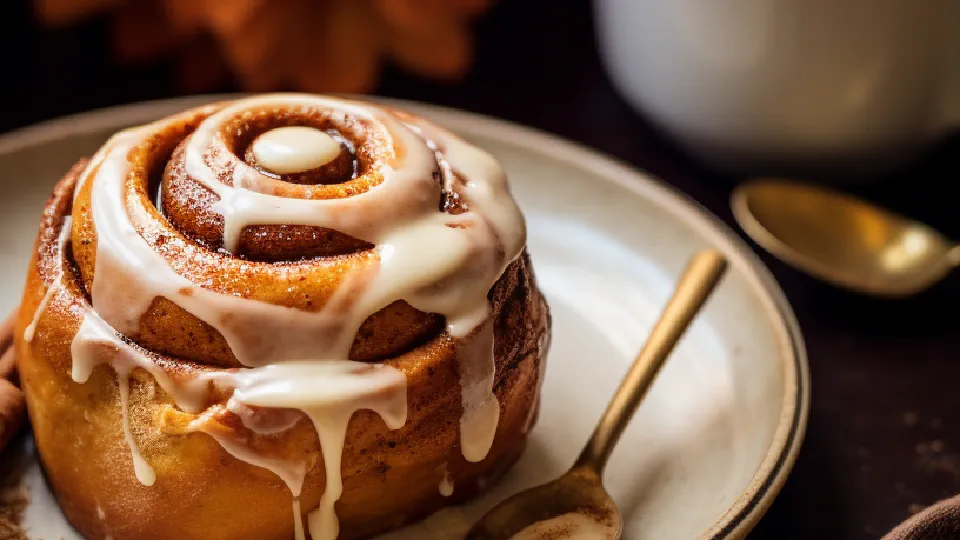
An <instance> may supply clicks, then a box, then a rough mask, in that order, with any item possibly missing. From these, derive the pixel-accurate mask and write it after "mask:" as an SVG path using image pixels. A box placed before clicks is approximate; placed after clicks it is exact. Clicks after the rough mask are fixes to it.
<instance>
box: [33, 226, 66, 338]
mask: <svg viewBox="0 0 960 540" xmlns="http://www.w3.org/2000/svg"><path fill="white" fill-rule="evenodd" d="M61 227H62V228H61V229H60V234H59V235H58V236H57V253H56V257H55V258H54V260H56V261H57V267H56V269H55V270H54V272H55V274H56V275H55V277H54V278H53V282H52V283H51V284H50V285H48V286H47V292H45V293H44V294H43V299H41V300H40V304H39V305H37V310H36V311H35V312H34V313H33V320H31V321H30V324H28V325H27V327H26V328H25V329H24V331H23V339H24V340H26V341H27V342H28V343H29V342H31V341H33V334H34V332H36V330H37V323H38V322H39V321H40V315H43V312H44V311H46V309H47V305H48V304H50V299H51V298H53V295H55V294H57V291H58V290H59V289H60V282H61V281H63V264H62V263H63V249H64V247H65V246H66V245H67V241H68V240H69V239H70V231H71V227H73V218H72V217H71V216H67V217H65V218H63V225H62V226H61Z"/></svg>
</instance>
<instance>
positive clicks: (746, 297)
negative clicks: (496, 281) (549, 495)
mask: <svg viewBox="0 0 960 540" xmlns="http://www.w3.org/2000/svg"><path fill="white" fill-rule="evenodd" d="M210 99H211V98H210V97H206V98H190V99H179V100H170V101H162V102H153V103H145V104H138V105H132V106H124V107H119V108H114V109H108V110H104V111H95V112H92V113H86V114H83V115H79V116H74V117H69V118H66V119H62V120H57V121H55V122H51V123H47V124H42V125H40V126H37V127H33V128H29V129H26V130H22V131H20V132H16V133H13V134H10V135H7V136H4V137H0V175H2V184H0V185H2V191H0V230H2V231H3V236H2V237H0V276H2V277H3V279H2V280H0V309H3V310H8V309H12V308H13V307H14V305H15V304H16V303H17V301H18V299H19V295H20V288H21V285H22V280H23V276H24V275H25V269H26V265H27V261H28V258H29V256H30V251H31V248H32V245H33V241H34V236H35V234H36V227H37V225H38V223H39V216H40V209H41V207H42V204H43V202H44V200H45V199H46V197H47V195H48V193H49V191H50V189H51V187H52V185H53V183H54V182H55V181H56V180H57V179H58V178H59V177H60V175H62V174H63V173H64V172H65V171H66V170H67V169H68V167H69V166H70V165H71V164H72V163H73V162H74V161H75V160H76V159H77V158H78V157H79V156H81V155H89V154H91V153H92V152H93V151H94V150H95V149H96V148H97V147H98V146H99V145H100V144H101V143H102V142H103V141H104V140H105V139H106V137H107V136H108V135H109V134H111V133H112V132H114V131H116V130H117V129H119V128H121V127H125V126H128V125H134V124H140V123H143V122H146V121H149V120H153V119H155V118H159V117H162V116H165V115H167V114H171V113H174V112H177V111H179V110H182V109H184V108H186V107H189V106H193V105H196V104H199V103H200V102H202V101H208V100H210ZM398 105H399V106H401V107H404V108H406V109H408V110H411V111H412V112H415V113H420V114H423V115H425V116H428V117H431V118H433V119H434V120H436V121H437V122H439V123H440V124H443V125H446V126H448V127H450V128H452V129H453V130H454V131H456V132H459V133H461V134H462V135H464V136H465V137H467V138H468V139H471V140H473V141H475V142H476V143H477V144H479V145H480V146H482V147H484V148H487V149H488V150H490V151H491V152H493V153H494V154H495V155H496V156H497V157H498V158H499V159H500V160H501V161H502V163H503V164H504V166H505V167H506V169H507V171H508V173H509V175H510V179H511V183H512V186H513V191H514V193H515V195H516V197H517V198H518V200H519V201H520V205H521V206H522V208H523V210H524V211H525V212H526V216H527V220H528V226H529V249H530V251H531V253H532V255H533V260H534V268H535V271H536V274H537V277H538V279H539V281H540V283H541V284H542V287H543V288H544V290H545V291H546V294H547V297H548V299H549V301H550V304H551V306H552V309H553V313H554V316H555V318H554V340H553V347H552V350H551V353H550V358H549V363H548V368H547V376H546V382H545V384H544V388H543V392H544V400H543V409H542V413H541V418H540V422H539V424H538V425H537V427H536V429H535V431H534V432H533V435H532V440H531V442H530V445H529V447H528V449H527V451H526V453H525V455H524V456H523V458H522V459H521V461H520V463H519V464H518V465H517V467H516V468H515V469H514V471H513V472H512V473H511V474H510V475H509V477H508V479H507V480H506V481H505V482H504V483H503V484H502V485H500V486H499V487H498V488H497V489H496V490H494V491H493V492H491V493H489V494H488V495H487V496H485V497H483V498H481V499H480V500H477V501H475V502H474V503H472V504H470V505H468V506H465V507H461V508H454V509H448V510H446V511H443V512H441V513H440V514H438V515H436V516H434V517H433V518H431V519H429V520H427V521H426V522H424V523H422V524H420V525H417V526H414V527H411V528H408V529H405V530H403V531H400V532H399V533H395V534H393V535H390V536H389V537H390V538H392V539H400V538H411V539H413V538H458V537H459V534H462V532H463V530H464V528H465V527H466V526H468V525H469V524H470V523H471V522H472V520H473V519H475V518H476V517H477V516H479V515H480V514H481V513H482V512H483V511H485V510H486V509H488V508H489V507H491V506H492V505H493V504H495V503H496V502H497V501H498V500H500V499H501V498H503V497H504V496H506V495H508V494H510V493H512V492H515V491H517V490H519V489H522V488H525V487H528V486H531V485H534V484H537V483H541V482H544V481H546V480H548V479H550V478H551V477H553V476H555V475H558V474H559V473H561V472H562V471H563V470H564V469H565V468H566V467H567V466H569V464H570V463H571V462H572V460H573V459H574V457H575V456H576V454H577V453H578V452H579V450H580V447H581V445H582V443H583V441H584V440H586V438H587V435H588V434H589V432H590V430H591V429H592V426H593V424H594V422H595V421H596V419H597V418H598V417H599V415H600V413H601V412H602V411H603V409H604V407H605V406H606V403H607V399H608V398H609V396H610V395H611V394H612V392H613V391H614V389H615V388H616V386H617V384H618V382H619V379H620V377H621V376H622V375H623V374H624V372H625V370H626V368H627V366H628V365H629V363H630V362H631V360H632V358H633V356H634V354H635V353H636V351H637V350H638V349H639V347H640V345H641V343H642V342H643V340H644V337H645V335H646V333H647V331H648V330H649V328H650V327H651V326H652V324H653V322H654V320H655V318H656V317H657V315H658V313H659V310H660V308H661V307H662V305H663V304H664V302H665V301H666V300H667V298H668V296H669V295H670V293H671V290H672V287H673V284H674V283H675V281H676V279H677V277H678V276H679V274H680V272H681V270H682V269H683V267H684V265H685V264H686V262H687V260H688V258H689V257H690V256H691V255H692V254H693V253H694V252H695V251H696V250H698V249H700V248H703V247H707V246H714V247H718V248H719V249H721V250H723V251H724V252H725V253H727V254H728V255H729V257H730V259H731V270H730V272H729V274H728V276H727V277H726V278H725V281H724V282H723V283H722V284H721V287H720V289H719V290H718V291H717V293H716V294H715V295H714V297H713V298H712V299H711V301H710V303H709V305H708V308H707V309H706V310H705V312H704V313H703V314H702V315H701V317H700V318H699V319H698V320H697V321H696V322H695V324H694V325H693V327H692V328H691V329H690V331H689V333H688V334H687V336H686V337H685V338H684V340H683V342H682V343H681V344H680V346H679V347H678V349H677V351H676V352H675V354H674V356H673V358H672V359H671V360H670V361H669V362H668V363H667V365H666V367H665V368H664V370H663V372H662V374H661V376H660V378H659V379H658V381H657V382H656V384H655V385H654V387H653V389H652V391H651V392H650V394H649V396H648V398H647V400H646V402H645V403H644V404H643V405H642V406H641V408H640V411H639V412H638V413H637V416H636V418H635V419H634V421H633V423H632V424H631V425H630V427H629V428H628V430H627V431H626V433H625V435H624V437H623V439H622V440H621V442H620V445H619V446H618V447H617V450H616V451H615V453H614V454H613V458H612V460H611V462H610V465H609V467H608V471H607V475H606V481H607V484H608V487H609V489H610V492H611V493H612V495H613V497H614V498H615V499H616V501H617V502H618V504H619V505H620V507H621V508H622V510H623V514H624V518H625V526H626V528H625V538H629V539H655V540H664V539H694V538H711V539H713V538H739V537H742V536H744V535H745V534H746V533H747V532H748V531H749V530H750V529H751V528H752V527H753V526H754V525H755V524H756V522H757V520H758V519H759V518H760V516H761V514H762V513H763V512H764V511H765V510H766V508H767V506H768V505H769V504H770V502H771V500H772V499H773V497H774V496H775V495H776V493H777V491H778V490H779V489H780V487H781V485H782V484H783V481H784V480H785V478H786V476H787V474H788V473H789V470H790V468H791V465H792V464H793V461H794V459H795V457H796V453H797V450H798V448H799V446H800V441H801V439H802V438H803V431H804V426H805V423H806V417H807V408H808V400H809V379H808V371H807V365H806V358H805V353H804V349H803V343H802V340H801V337H800V333H799V330H798V328H797V325H796V322H795V321H794V318H793V314H792V312H791V309H790V307H789V305H788V304H787V302H786V300H785V299H784V297H783V295H782V293H781V292H780V290H779V288H778V287H777V285H776V284H775V283H774V281H773V279H772V278H771V277H770V275H769V273H768V272H767V271H766V270H765V269H764V268H763V267H762V266H761V263H760V262H759V261H758V260H757V259H756V258H755V257H754V256H753V254H752V253H751V252H750V251H749V249H748V248H747V247H746V246H745V245H744V244H743V243H742V242H741V241H740V240H738V239H737V238H736V236H735V235H734V234H733V233H732V232H731V231H729V230H728V229H727V228H726V227H725V226H724V225H723V224H722V223H720V221H719V220H718V219H716V218H715V217H713V216H711V215H710V214H708V213H707V212H706V211H704V210H703V209H701V208H700V207H698V206H696V205H695V204H694V203H691V202H690V201H688V200H687V199H685V198H684V197H682V196H680V195H679V194H677V193H675V192H674V191H671V190H670V189H669V188H667V187H665V186H663V185H661V184H659V183H657V182H656V181H654V180H652V179H650V178H649V177H647V176H644V175H643V174H641V173H639V172H637V171H636V170H634V169H631V168H628V167H626V166H623V165H620V164H618V163H615V162H613V161H611V160H610V159H608V158H606V157H604V156H602V155H599V154H597V153H595V152H592V151H590V150H587V149H584V148H582V147H579V146H576V145H574V144H572V143H569V142H566V141H563V140H560V139H557V138H555V137H552V136H549V135H545V134H543V133H539V132H535V131H533V130H530V129H527V128H523V127H519V126H515V125H511V124H508V123H506V122H502V121H499V120H493V119H490V118H485V117H480V116H476V115H473V114H468V113H464V112H458V111H452V110H448V109H442V108H437V107H428V106H424V105H417V104H411V103H399V104H398ZM27 444H28V445H29V443H27ZM26 482H27V485H28V489H29V491H30V494H31V500H32V505H31V506H30V508H29V510H28V515H27V523H26V525H27V527H28V532H29V534H30V536H31V537H32V538H46V539H47V540H53V539H54V538H59V537H61V536H63V537H64V538H65V539H68V540H69V539H70V538H76V534H75V533H73V532H72V531H71V530H70V529H69V527H67V526H66V524H65V523H64V522H63V518H62V516H61V515H60V513H59V510H57V508H56V505H55V504H54V503H53V502H52V499H51V498H50V495H49V493H47V492H46V488H45V487H44V484H43V480H42V476H41V474H40V472H39V468H38V466H37V465H36V464H34V465H33V467H32V470H31V472H30V474H28V476H27V479H26ZM458 533H459V534H458Z"/></svg>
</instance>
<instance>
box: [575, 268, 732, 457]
mask: <svg viewBox="0 0 960 540" xmlns="http://www.w3.org/2000/svg"><path fill="white" fill-rule="evenodd" d="M726 269H727V260H726V259H725V258H724V256H723V255H721V254H720V253H719V252H717V251H714V250H705V251H701V252H700V253H697V254H696V255H695V256H694V257H693V259H691V261H690V263H689V264H688V265H687V268H686V270H685V271H684V273H683V275H682V276H681V277H680V281H679V283H677V287H676V290H675V291H674V293H673V298H671V299H670V302H669V303H668V304H667V306H666V307H665V308H664V310H663V312H662V313H661V315H660V320H659V321H657V324H656V325H655V326H654V327H653V330H652V331H651V332H650V336H649V337H648V338H647V341H646V343H644V345H643V348H642V349H641V350H640V353H639V354H638V355H637V358H636V360H634V361H633V365H632V366H630V371H629V372H628V373H627V375H626V377H625V378H624V379H623V382H621V383H620V388H618V389H617V392H616V394H614V395H613V399H612V400H611V401H610V404H609V405H607V410H606V412H604V413H603V416H602V417H601V418H600V422H599V423H598V424H597V427H596V428H595V429H594V432H593V435H591V436H590V440H589V441H587V444H586V446H585V447H584V448H583V451H582V452H581V453H580V457H579V458H577V462H576V464H575V465H574V468H582V467H586V468H589V469H591V470H593V471H594V472H596V473H597V475H598V476H603V469H604V467H605V466H606V465H607V459H608V458H609V457H610V453H611V452H612V451H613V447H614V446H616V444H617V441H619V440H620V436H621V435H622V434H623V430H624V428H626V427H627V424H628V423H629V422H630V419H631V418H632V417H633V413H634V412H636V410H637V406H638V405H640V402H641V401H642V400H643V397H644V396H645V395H646V393H647V390H649V388H650V385H651V384H652V383H653V381H654V379H655V378H656V376H657V373H658V372H659V371H660V368H661V367H662V366H663V364H664V361H666V359H667V357H669V356H670V353H671V352H672V351H673V349H674V347H675V346H676V345H677V342H679V341H680V338H681V337H682V336H683V334H684V332H685V331H686V329H687V327H688V326H690V323H691V322H692V321H693V319H694V317H696V315H697V313H698V312H699V311H700V308H702V307H703V305H704V304H705V303H706V301H707V298H708V297H709V296H710V293H712V292H713V290H714V289H715V288H716V286H717V284H718V283H719V282H720V278H721V277H723V274H724V272H725V271H726Z"/></svg>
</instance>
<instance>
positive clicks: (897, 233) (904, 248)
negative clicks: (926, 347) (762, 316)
mask: <svg viewBox="0 0 960 540" xmlns="http://www.w3.org/2000/svg"><path fill="white" fill-rule="evenodd" d="M731 207H732V209H733V215H734V218H735V219H736V220H737V222H738V223H739V224H740V226H741V227H742V228H743V230H744V232H746V233H747V234H748V235H749V236H750V237H751V238H753V240H754V241H756V242H757V244H759V245H760V246H761V247H763V248H764V249H766V250H767V251H769V252H770V253H771V254H773V255H774V256H776V257H778V258H780V259H782V260H783V261H784V262H786V263H788V264H790V265H792V266H794V267H796V268H798V269H800V270H803V271H805V272H807V273H809V274H812V275H814V276H817V277H819V278H821V279H824V280H825V281H828V282H830V283H833V284H834V285H837V286H840V287H844V288H847V289H853V290H856V291H860V292H863V293H867V294H872V295H876V296H886V297H902V296H908V295H911V294H914V293H917V292H920V291H922V290H924V289H927V288H929V287H930V286H931V285H933V284H934V283H936V282H938V281H940V280H941V279H942V278H943V277H944V276H945V275H946V274H947V273H949V272H950V271H951V270H952V269H953V268H955V267H956V266H957V264H958V263H960V248H958V246H957V245H956V244H955V243H954V242H951V241H950V240H949V239H948V238H946V237H945V236H944V235H942V234H940V233H939V232H937V231H936V230H934V229H932V228H930V227H929V226H927V225H924V224H923V223H920V222H918V221H915V220H912V219H909V218H907V217H904V216H901V215H899V214H896V213H893V212H890V211H888V210H885V209H883V208H879V207H876V206H873V205H871V204H869V203H866V202H864V201H862V200H859V199H857V198H855V197H852V196H849V195H845V194H842V193H839V192H837V191H833V190H830V189H827V188H823V187H819V186H813V185H807V184H802V183H797V182H790V181H787V180H779V179H762V180H756V181H752V182H748V183H745V184H742V185H740V186H739V187H737V188H736V189H735V190H734V192H733V195H732V197H731Z"/></svg>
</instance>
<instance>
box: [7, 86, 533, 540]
mask: <svg viewBox="0 0 960 540" xmlns="http://www.w3.org/2000/svg"><path fill="white" fill-rule="evenodd" d="M525 241H526V238H525V224H524V220H523V217H522V214H521V213H520V211H519V209H518V207H517V205H516V203H515V201H514V200H513V198H512V196H511V194H510V191H509V187H508V184H507V180H506V176H505V175H504V173H503V171H502V170H501V168H500V166H499V165H498V164H497V162H496V161H495V160H494V159H493V158H492V157H491V156H490V155H488V154H487V153H485V152H483V151H481V150H480V149H478V148H476V147H474V146H472V145H470V144H469V143H466V142H465V141H463V140H462V139H460V138H459V137H457V136H455V135H453V134H451V133H449V132H448V131H446V130H444V129H442V128H439V127H438V126H435V125H433V124H431V123H430V122H428V121H426V120H423V119H421V118H419V117H415V116H412V115H409V114H406V113H403V112H401V111H397V110H393V109H389V108H386V107H381V106H377V105H372V104H368V103H362V102H357V101H351V100H345V99H339V98H332V97H324V96H315V95H302V94H269V95H262V96H254V97H250V98H243V99H238V100H236V101H231V102H225V103H218V104H214V105H210V106H206V107H201V108H198V109H193V110H189V111H186V112H184V113H181V114H178V115H175V116H173V117H170V118H165V119H162V120H159V121H157V122H155V123H152V124H149V125H146V126H140V127H135V128H131V129H128V130H125V131H122V132H120V133H118V134H116V135H114V136H113V137H112V138H111V139H110V140H108V141H107V142H106V143H105V144H104V145H103V146H102V147H101V148H100V150H99V151H98V152H97V153H96V154H95V155H94V156H93V157H92V158H91V159H90V160H89V162H81V163H79V164H78V165H77V166H76V167H74V169H73V170H72V171H71V172H70V173H68V174H67V176H66V177H65V178H64V179H63V180H62V181H61V182H60V183H59V184H58V186H57V188H56V189H55V191H54V195H53V197H52V198H51V199H50V201H49V202H48V204H47V207H46V210H45V213H44V220H43V224H42V226H41V230H40V235H39V238H38V244H37V252H36V256H35V257H34V260H33V263H32V264H31V269H30V272H29V274H28V279H27V286H26V290H25V294H24V301H23V303H22V306H21V310H20V314H19V317H18V330H19V331H18V333H17V347H18V352H19V357H20V364H21V366H20V369H21V372H22V378H23V386H24V392H25V394H26V398H27V404H28V410H29V412H30V417H31V420H32V422H33V426H34V431H35V435H36V439H37V447H38V450H39V451H40V454H41V457H42V458H43V462H44V465H45V467H46V470H47V474H48V476H49V477H50V479H51V482H52V485H53V487H54V491H55V493H56V494H57V497H58V500H59V501H60V502H61V505H62V506H63V508H64V511H65V513H66V515H67V517H68V518H69V519H70V521H71V522H72V523H73V524H74V526H76V527H77V528H78V530H80V532H81V533H83V534H84V535H86V536H88V537H91V538H101V537H106V536H110V537H112V538H114V539H115V540H123V539H127V538H131V539H132V538H136V539H138V540H151V539H155V538H156V539H160V538H174V537H175V538H184V539H187V540H189V539H193V538H198V539H199V538H204V539H224V540H226V539H237V538H278V539H279V538H291V537H293V538H298V539H301V538H305V537H306V535H307V534H309V535H310V537H312V538H313V539H314V540H330V539H333V538H337V537H340V538H365V537H368V536H370V535H372V534H376V533H379V532H382V531H385V530H389V529H391V528H395V527H397V526H400V525H402V524H404V523H408V522H410V521H412V520H415V519H418V518H420V517H423V516H424V515H426V514H428V513H429V512H431V511H434V510H436V509H438V508H440V507H442V506H444V505H445V504H449V503H451V502H454V501H460V500H465V499H467V498H469V497H471V496H472V495H473V494H475V493H476V492H477V491H478V490H479V489H481V487H482V486H483V485H489V483H490V482H491V481H492V480H493V479H495V478H496V477H498V476H499V475H501V474H502V473H503V472H505V471H506V470H507V469H508V468H509V466H510V465H511V464H512V463H513V462H514V461H515V460H516V458H517V457H518V456H519V453H520V452H521V450H522V447H523V443H524V440H525V436H526V433H527V431H528V430H529V429H530V427H531V426H532V424H533V423H534V421H535V419H536V411H537V406H538V396H539V386H540V381H541V378H542V369H541V368H542V366H543V361H544V355H545V353H546V349H547V348H548V347H547V344H548V341H549V323H550V320H549V311H548V309H547V307H546V304H545V302H544V300H543V297H542V295H541V294H540V292H539V290H538V289H537V287H536V282H535V279H534V277H533V273H532V269H531V267H530V263H529V260H528V256H527V254H526V250H525ZM123 454H126V457H123ZM131 456H132V466H131V465H130V464H131ZM74 460H83V462H84V467H77V466H76V462H75V461H74ZM453 485H456V486H457V489H456V490H453V489H452V486H453ZM438 486H439V487H438ZM441 491H443V492H444V493H440V492H441ZM451 491H454V494H453V496H449V495H450V492H451ZM385 494H386V497H385V496H384V495H385ZM390 494H396V495H395V496H390ZM400 494H402V496H401V495H400ZM291 502H292V507H293V512H294V519H292V520H291V519H289V515H290V508H291ZM301 509H303V511H304V513H305V514H306V524H307V526H306V530H304V526H303V520H302V519H301ZM174 512H176V514H174ZM171 515H177V516H179V517H178V518H177V519H175V520H173V521H172V522H171V521H170V519H169V516H171ZM284 516H286V518H284Z"/></svg>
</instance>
